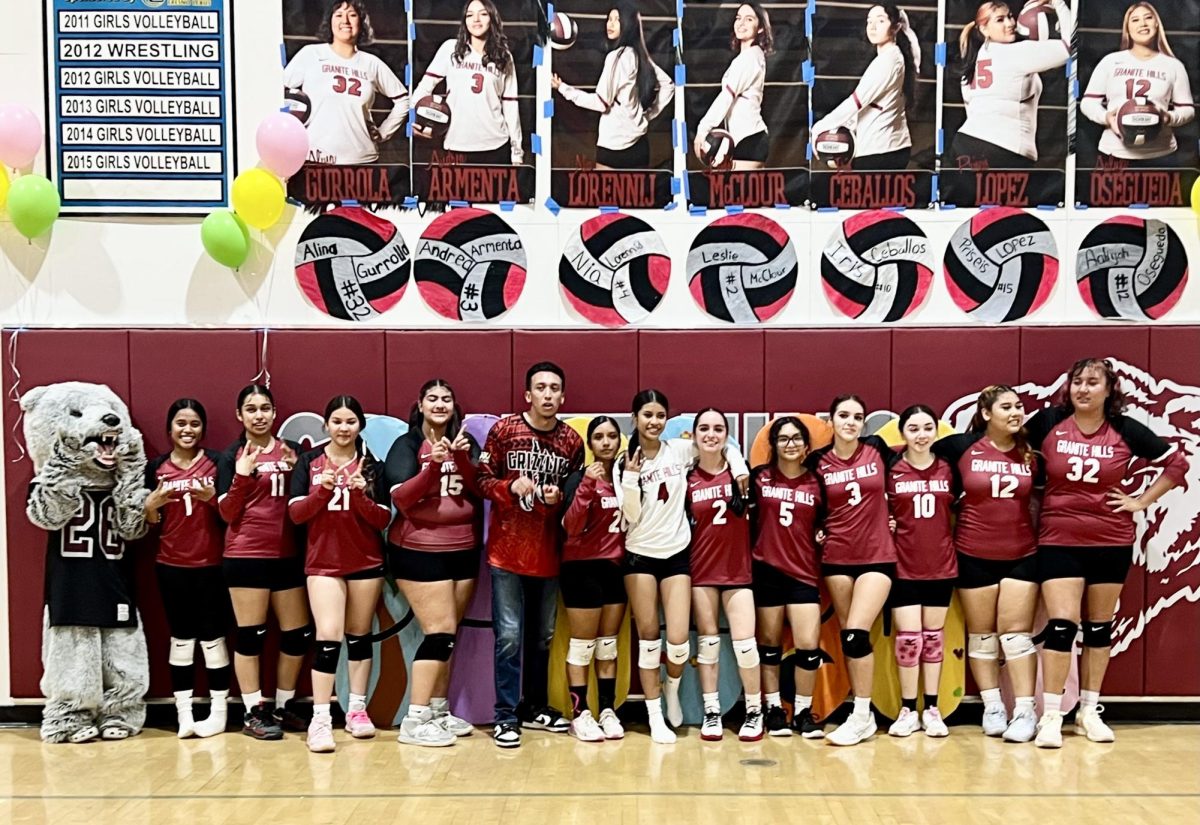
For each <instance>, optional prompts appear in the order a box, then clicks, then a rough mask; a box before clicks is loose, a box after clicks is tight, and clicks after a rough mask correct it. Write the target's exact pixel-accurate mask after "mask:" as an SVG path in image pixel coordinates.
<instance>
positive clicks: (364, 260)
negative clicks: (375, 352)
mask: <svg viewBox="0 0 1200 825" xmlns="http://www.w3.org/2000/svg"><path fill="white" fill-rule="evenodd" d="M411 266H412V260H411V258H410V257H409V252H408V247H407V246H406V245H405V243H404V239H403V238H402V237H400V231H399V230H398V229H397V228H396V225H395V224H393V223H392V222H391V221H388V220H385V219H383V218H381V217H379V216H378V215H374V214H372V213H370V212H367V211H366V210H365V209H363V208H362V207H358V206H339V207H337V208H336V209H333V210H332V211H330V212H326V213H325V214H323V215H321V216H320V217H318V218H317V219H316V220H314V221H313V222H312V223H310V224H309V225H308V226H307V227H305V228H304V231H303V232H302V233H301V234H300V240H299V241H298V242H297V243H296V282H297V283H298V284H299V285H300V290H301V291H302V292H303V293H304V295H305V297H307V298H308V300H309V301H310V302H311V303H312V305H313V306H315V307H316V308H317V309H319V310H321V311H322V312H324V313H326V314H327V315H330V316H332V317H334V318H341V319H342V320H344V321H365V320H368V319H371V318H375V317H377V316H379V315H380V314H381V313H384V312H387V311H388V310H389V309H391V308H392V307H393V306H395V305H396V302H397V301H399V300H400V299H401V298H402V297H403V296H404V290H405V288H406V287H407V286H408V275H409V269H410V267H411Z"/></svg>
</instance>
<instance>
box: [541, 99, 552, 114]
mask: <svg viewBox="0 0 1200 825" xmlns="http://www.w3.org/2000/svg"><path fill="white" fill-rule="evenodd" d="M542 117H554V101H553V100H547V101H545V102H544V103H542Z"/></svg>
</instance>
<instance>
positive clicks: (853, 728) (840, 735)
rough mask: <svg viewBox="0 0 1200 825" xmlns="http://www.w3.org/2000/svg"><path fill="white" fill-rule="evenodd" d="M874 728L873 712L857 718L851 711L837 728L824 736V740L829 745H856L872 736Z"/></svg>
mask: <svg viewBox="0 0 1200 825" xmlns="http://www.w3.org/2000/svg"><path fill="white" fill-rule="evenodd" d="M876 730H877V728H876V726H875V715H874V714H868V715H867V716H866V718H859V717H857V716H855V715H854V714H853V713H852V714H850V718H848V719H847V720H846V721H845V722H842V724H840V725H838V727H837V730H835V731H834V732H833V733H831V734H829V735H828V736H826V737H825V741H826V742H828V743H829V744H831V745H857V744H858V743H859V742H865V741H866V740H867V739H870V738H871V737H872V736H874V735H875V731H876Z"/></svg>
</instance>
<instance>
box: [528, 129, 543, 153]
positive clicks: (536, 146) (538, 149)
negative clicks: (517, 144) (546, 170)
mask: <svg viewBox="0 0 1200 825" xmlns="http://www.w3.org/2000/svg"><path fill="white" fill-rule="evenodd" d="M529 146H530V148H531V149H533V153H534V154H535V155H540V154H541V153H542V136H541V135H539V134H538V133H537V132H534V133H533V134H532V135H530V136H529Z"/></svg>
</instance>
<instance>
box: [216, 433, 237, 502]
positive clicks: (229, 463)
mask: <svg viewBox="0 0 1200 825" xmlns="http://www.w3.org/2000/svg"><path fill="white" fill-rule="evenodd" d="M241 446H242V442H241V441H235V442H233V443H232V444H231V445H229V449H228V450H226V451H225V452H223V453H221V454H220V455H219V456H218V457H217V495H218V496H223V495H225V494H226V493H228V492H229V488H230V487H232V486H233V474H234V473H235V472H236V465H237V454H238V450H239V449H241Z"/></svg>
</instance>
